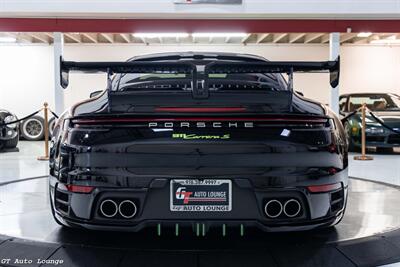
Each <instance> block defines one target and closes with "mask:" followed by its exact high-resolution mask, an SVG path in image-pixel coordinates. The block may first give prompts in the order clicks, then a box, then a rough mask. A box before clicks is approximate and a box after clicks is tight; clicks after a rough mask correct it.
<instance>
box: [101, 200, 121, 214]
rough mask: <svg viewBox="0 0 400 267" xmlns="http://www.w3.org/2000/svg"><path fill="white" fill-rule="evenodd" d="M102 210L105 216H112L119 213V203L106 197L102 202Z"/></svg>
mask: <svg viewBox="0 0 400 267" xmlns="http://www.w3.org/2000/svg"><path fill="white" fill-rule="evenodd" d="M100 212H101V214H102V215H103V216H104V217H107V218H112V217H114V216H115V215H117V213H118V205H117V203H115V201H113V200H111V199H106V200H104V201H103V202H101V204H100Z"/></svg>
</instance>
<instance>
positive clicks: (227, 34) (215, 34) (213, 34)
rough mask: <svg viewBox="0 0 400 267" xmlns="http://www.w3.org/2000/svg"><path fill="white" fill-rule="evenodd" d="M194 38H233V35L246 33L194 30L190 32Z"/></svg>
mask: <svg viewBox="0 0 400 267" xmlns="http://www.w3.org/2000/svg"><path fill="white" fill-rule="evenodd" d="M192 36H193V37H194V38H210V37H212V38H218V37H222V38H234V37H246V36H247V33H244V32H195V33H192Z"/></svg>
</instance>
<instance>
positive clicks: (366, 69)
mask: <svg viewBox="0 0 400 267" xmlns="http://www.w3.org/2000/svg"><path fill="white" fill-rule="evenodd" d="M171 51H223V52H236V53H250V54H258V55H261V56H264V57H267V58H269V59H271V60H326V59H328V55H329V53H328V46H327V45H307V46H305V45H275V46H273V45H258V46H256V45H247V46H239V45H231V46H227V45H219V46H217V45H213V46H206V45H202V46H201V45H198V46H189V45H180V46H172V45H162V46H161V45H152V46H144V45H67V46H66V47H65V50H64V54H65V55H64V58H65V59H67V60H92V61H96V60H126V59H127V58H129V57H132V56H135V55H141V54H148V53H154V52H171ZM52 53H53V52H52V47H51V46H37V45H26V46H18V45H14V46H11V45H10V46H0V59H1V63H0V108H7V109H10V110H13V111H15V112H16V113H17V115H19V116H22V115H25V114H28V113H30V112H32V111H34V110H35V109H37V108H39V107H40V106H41V105H42V103H43V102H44V101H48V102H49V103H50V105H51V106H53V105H54V103H53V98H54V95H53V62H52V59H53V57H52ZM341 55H342V56H341V59H342V62H341V63H342V65H341V66H342V71H341V79H340V92H341V93H348V92H355V91H360V92H361V91H368V92H373V91H378V92H379V91H380V92H393V93H398V94H400V79H399V78H398V77H399V76H400V75H399V73H400V46H394V47H389V46H371V45H368V46H367V45H358V46H355V45H352V46H342V47H341ZM294 83H295V89H298V90H300V91H303V92H304V94H305V95H306V96H307V97H309V98H313V99H316V100H319V101H321V102H324V103H327V102H328V99H329V88H330V87H329V83H328V74H296V75H295V80H294ZM105 85H106V79H105V75H99V74H90V75H87V74H86V75H85V74H71V76H70V86H69V87H68V89H66V90H65V91H64V94H65V105H66V107H67V106H70V105H72V104H73V103H74V102H76V101H80V100H82V99H84V98H87V97H88V95H89V93H90V92H91V91H95V90H98V89H103V88H104V87H105Z"/></svg>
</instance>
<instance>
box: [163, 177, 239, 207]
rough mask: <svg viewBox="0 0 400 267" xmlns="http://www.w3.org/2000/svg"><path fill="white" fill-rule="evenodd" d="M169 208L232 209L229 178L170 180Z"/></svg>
mask: <svg viewBox="0 0 400 267" xmlns="http://www.w3.org/2000/svg"><path fill="white" fill-rule="evenodd" d="M170 210H171V211H194V212H196V211H197V212H224V211H231V210H232V182H231V181H230V180H214V179H206V180H195V179H187V180H171V184H170Z"/></svg>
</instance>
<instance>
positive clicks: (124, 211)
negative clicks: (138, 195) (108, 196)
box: [118, 200, 137, 219]
mask: <svg viewBox="0 0 400 267" xmlns="http://www.w3.org/2000/svg"><path fill="white" fill-rule="evenodd" d="M118 211H119V214H120V215H121V216H122V217H124V218H125V219H130V218H133V217H134V216H135V215H136V212H137V207H136V204H135V203H134V202H133V201H131V200H124V201H122V202H121V203H120V204H119V207H118Z"/></svg>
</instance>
